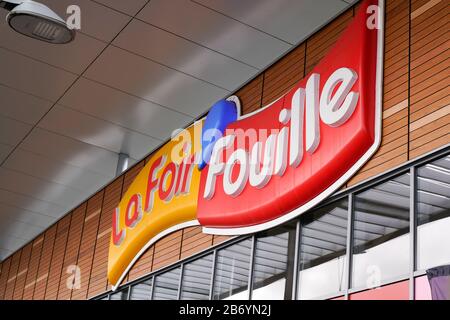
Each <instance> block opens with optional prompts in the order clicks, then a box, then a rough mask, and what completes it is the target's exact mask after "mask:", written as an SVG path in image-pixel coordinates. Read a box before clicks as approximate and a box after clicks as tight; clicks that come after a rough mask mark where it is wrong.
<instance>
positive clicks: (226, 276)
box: [213, 239, 252, 300]
mask: <svg viewBox="0 0 450 320" xmlns="http://www.w3.org/2000/svg"><path fill="white" fill-rule="evenodd" d="M251 246H252V241H251V239H246V240H243V241H241V242H239V243H236V244H234V245H232V246H230V247H227V248H224V249H221V250H218V251H217V260H216V268H215V276H214V291H213V293H214V294H213V299H214V300H222V299H230V300H231V299H248V295H247V293H248V291H247V289H248V276H249V270H250V256H251Z"/></svg>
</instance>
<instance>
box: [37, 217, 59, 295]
mask: <svg viewBox="0 0 450 320" xmlns="http://www.w3.org/2000/svg"><path fill="white" fill-rule="evenodd" d="M56 228H57V225H56V224H54V225H53V226H51V227H50V228H49V229H47V231H45V233H44V243H43V245H42V252H41V257H40V258H39V268H38V273H37V277H36V283H35V284H34V293H33V300H43V299H44V297H45V290H46V288H47V280H48V272H49V270H50V263H51V260H52V254H53V247H54V242H55V237H56Z"/></svg>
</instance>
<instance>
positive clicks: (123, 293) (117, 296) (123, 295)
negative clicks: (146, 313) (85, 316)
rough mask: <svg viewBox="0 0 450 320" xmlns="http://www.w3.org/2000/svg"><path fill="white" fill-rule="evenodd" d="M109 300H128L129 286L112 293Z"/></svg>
mask: <svg viewBox="0 0 450 320" xmlns="http://www.w3.org/2000/svg"><path fill="white" fill-rule="evenodd" d="M109 300H128V288H125V289H122V290H120V291H117V292H115V293H112V294H111V295H110V296H109Z"/></svg>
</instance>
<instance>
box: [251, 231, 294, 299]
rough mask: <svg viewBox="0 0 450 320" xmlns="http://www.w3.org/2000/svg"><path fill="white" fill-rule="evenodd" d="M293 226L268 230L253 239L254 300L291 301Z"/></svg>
mask: <svg viewBox="0 0 450 320" xmlns="http://www.w3.org/2000/svg"><path fill="white" fill-rule="evenodd" d="M294 247H295V224H294V225H292V224H291V225H287V226H283V227H279V228H277V229H274V230H270V231H267V232H265V233H263V234H261V235H259V236H258V238H257V239H256V248H255V258H254V266H253V292H252V299H253V300H283V299H290V298H291V296H292V287H291V286H288V288H286V280H287V281H288V283H292V270H290V272H288V267H292V265H293V263H294V261H293V260H294V254H293V253H294V251H293V250H295V249H294Z"/></svg>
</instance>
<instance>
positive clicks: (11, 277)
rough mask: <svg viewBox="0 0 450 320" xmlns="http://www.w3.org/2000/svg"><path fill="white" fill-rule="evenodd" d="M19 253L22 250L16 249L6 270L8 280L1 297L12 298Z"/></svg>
mask: <svg viewBox="0 0 450 320" xmlns="http://www.w3.org/2000/svg"><path fill="white" fill-rule="evenodd" d="M21 255H22V250H20V251H17V252H16V253H14V254H13V256H12V260H11V266H10V267H9V272H8V278H7V279H8V280H7V282H6V290H5V295H4V297H3V298H4V299H5V300H12V299H13V294H14V286H15V284H16V277H17V271H18V270H19V262H20V256H21Z"/></svg>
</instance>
